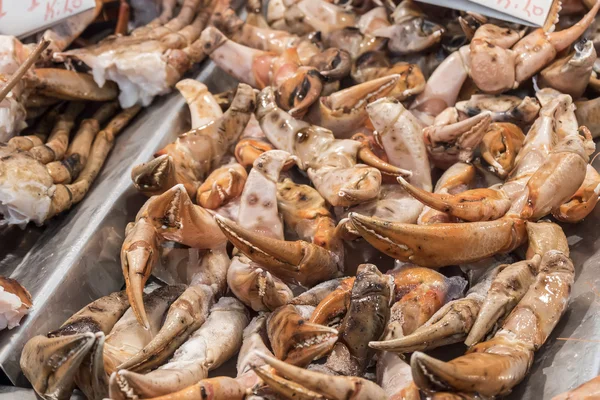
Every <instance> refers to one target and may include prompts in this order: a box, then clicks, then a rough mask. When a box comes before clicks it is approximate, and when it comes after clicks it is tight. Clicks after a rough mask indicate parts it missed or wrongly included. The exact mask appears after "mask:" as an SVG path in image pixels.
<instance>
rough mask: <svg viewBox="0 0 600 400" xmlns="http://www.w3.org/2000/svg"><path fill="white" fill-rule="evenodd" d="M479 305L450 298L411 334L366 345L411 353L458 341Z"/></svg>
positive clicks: (467, 329) (468, 300) (467, 327)
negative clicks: (450, 300)
mask: <svg viewBox="0 0 600 400" xmlns="http://www.w3.org/2000/svg"><path fill="white" fill-rule="evenodd" d="M479 305H480V304H479V302H478V301H476V300H474V299H471V298H468V297H466V298H463V299H458V300H454V301H452V302H450V303H448V304H446V305H444V306H443V307H442V308H440V309H439V310H438V311H437V312H436V313H435V314H434V315H433V316H432V317H431V319H430V320H429V321H427V323H426V324H425V325H423V326H422V327H420V328H418V329H417V330H415V331H414V332H412V333H411V334H409V335H406V336H402V337H399V338H397V339H391V340H384V341H380V342H369V347H371V348H373V349H376V350H384V351H392V352H395V353H412V352H414V351H425V350H432V349H435V348H437V347H440V346H445V345H447V344H453V343H458V342H461V341H462V340H463V339H464V338H465V336H466V335H467V333H468V332H469V330H470V329H471V327H472V326H473V323H474V322H475V318H477V314H478V313H479Z"/></svg>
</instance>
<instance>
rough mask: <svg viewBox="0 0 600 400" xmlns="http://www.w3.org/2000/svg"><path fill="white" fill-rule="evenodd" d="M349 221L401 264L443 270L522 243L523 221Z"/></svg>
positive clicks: (363, 218) (356, 217)
mask: <svg viewBox="0 0 600 400" xmlns="http://www.w3.org/2000/svg"><path fill="white" fill-rule="evenodd" d="M349 216H350V221H352V223H353V224H354V227H355V228H356V229H357V230H358V232H359V233H360V234H361V236H362V237H363V238H364V239H365V240H367V241H368V242H369V243H371V244H372V245H373V246H374V247H375V248H376V249H378V250H380V251H382V252H383V253H385V254H387V255H389V256H391V257H394V258H396V259H398V260H402V261H410V262H414V263H416V264H418V265H422V266H425V267H432V268H436V267H443V266H445V265H456V264H463V263H467V262H473V261H477V260H482V259H484V258H487V257H490V256H492V255H494V254H498V253H508V252H511V251H513V250H514V249H516V248H517V247H519V246H520V245H521V244H523V242H524V241H525V239H526V233H525V221H523V220H521V219H517V218H506V217H505V218H501V219H499V220H495V221H490V222H471V223H464V224H434V225H413V224H401V223H394V222H387V221H385V220H382V219H379V218H372V217H366V216H363V215H360V214H355V213H350V215H349Z"/></svg>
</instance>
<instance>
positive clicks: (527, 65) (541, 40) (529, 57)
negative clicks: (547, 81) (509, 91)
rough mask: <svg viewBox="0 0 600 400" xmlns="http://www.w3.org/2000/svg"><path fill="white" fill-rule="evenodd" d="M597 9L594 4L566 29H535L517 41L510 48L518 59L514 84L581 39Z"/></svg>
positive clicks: (522, 80)
mask: <svg viewBox="0 0 600 400" xmlns="http://www.w3.org/2000/svg"><path fill="white" fill-rule="evenodd" d="M598 9H600V2H596V3H595V4H594V6H593V7H592V8H591V9H590V11H588V13H587V14H586V15H585V16H584V17H583V18H581V20H580V21H579V22H577V23H576V24H574V25H572V26H570V27H569V28H567V29H563V30H561V31H558V32H551V33H546V32H545V31H544V30H543V29H536V30H534V31H533V32H531V33H530V34H528V35H527V36H525V37H524V38H523V39H521V40H519V42H517V44H515V46H514V47H513V48H512V51H513V52H514V53H515V54H516V55H517V57H518V60H517V62H516V63H515V67H514V70H515V80H516V82H517V83H521V82H524V81H526V80H527V79H529V78H531V77H532V76H533V75H534V74H535V73H536V72H538V71H539V70H540V69H542V68H543V67H544V66H545V65H546V64H547V63H548V62H549V61H550V60H552V59H554V57H555V56H556V54H557V53H560V52H561V51H563V50H565V49H567V48H568V47H569V46H570V45H571V44H572V43H574V42H575V41H576V40H577V39H578V38H579V37H581V35H583V33H584V32H585V30H586V29H587V28H588V27H589V26H590V24H591V23H592V22H593V21H594V18H595V17H596V14H597V13H598Z"/></svg>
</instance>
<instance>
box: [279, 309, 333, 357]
mask: <svg viewBox="0 0 600 400" xmlns="http://www.w3.org/2000/svg"><path fill="white" fill-rule="evenodd" d="M298 307H303V306H298ZM298 307H297V306H294V305H291V304H288V305H286V306H283V307H280V308H278V309H277V310H276V311H275V312H273V313H272V314H271V316H270V317H269V319H268V320H267V335H268V336H269V341H270V343H271V347H272V348H273V354H275V357H277V358H278V359H280V360H283V361H285V362H286V363H289V364H292V365H297V366H299V367H306V366H307V365H308V364H309V363H310V362H311V361H313V360H316V359H318V358H321V357H322V356H324V355H325V354H327V353H329V352H330V351H331V349H333V346H334V345H335V342H336V341H337V340H338V331H337V330H335V329H333V328H329V327H327V326H323V325H319V324H314V323H311V322H308V321H307V319H305V318H304V317H303V316H302V315H301V314H300V310H299V309H298Z"/></svg>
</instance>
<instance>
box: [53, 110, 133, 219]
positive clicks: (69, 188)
mask: <svg viewBox="0 0 600 400" xmlns="http://www.w3.org/2000/svg"><path fill="white" fill-rule="evenodd" d="M140 109H141V107H139V106H134V107H131V108H127V109H125V110H123V111H121V113H119V114H117V116H115V117H114V118H113V119H112V120H111V121H110V122H109V123H108V125H107V126H106V127H105V128H104V129H102V130H101V131H100V132H98V134H97V135H96V137H95V138H94V143H93V144H92V149H91V150H90V154H91V156H90V157H89V159H88V162H87V164H86V165H85V167H84V168H83V170H82V171H81V173H80V174H79V176H78V177H77V179H76V180H75V182H73V183H71V184H68V185H56V192H55V193H54V195H53V197H52V204H51V207H50V211H49V212H48V215H47V216H46V219H48V218H50V217H53V216H54V215H56V214H59V213H61V212H63V211H65V210H67V209H69V208H71V207H72V206H73V205H74V204H77V203H79V202H80V201H81V200H82V199H83V197H84V196H85V195H86V194H87V192H88V190H89V189H90V186H91V185H92V183H93V182H94V180H95V179H96V177H97V176H98V173H99V172H100V169H101V168H102V166H103V165H104V161H106V157H107V156H108V153H109V152H110V150H111V149H112V148H113V146H114V143H115V136H117V135H118V134H119V133H120V132H121V131H122V130H123V128H124V127H125V126H126V125H127V124H128V123H129V121H131V119H132V118H133V117H135V115H136V114H137V113H138V112H139V111H140Z"/></svg>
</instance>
